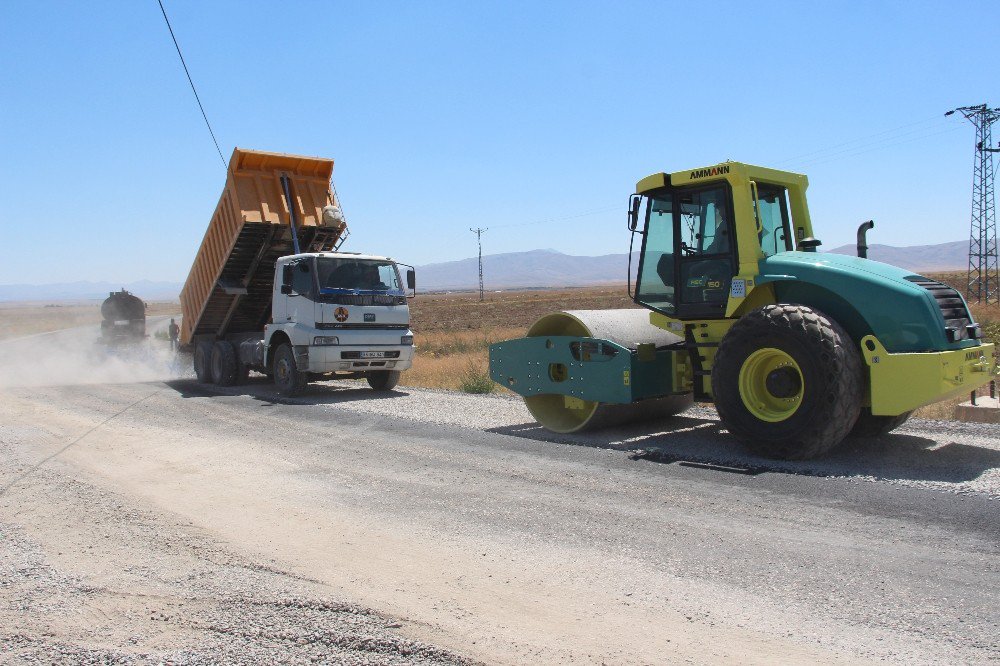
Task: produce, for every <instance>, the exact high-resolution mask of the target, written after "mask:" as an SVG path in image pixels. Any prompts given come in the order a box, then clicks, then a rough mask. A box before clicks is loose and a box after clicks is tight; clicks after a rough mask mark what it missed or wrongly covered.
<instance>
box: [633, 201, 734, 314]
mask: <svg viewBox="0 0 1000 666" xmlns="http://www.w3.org/2000/svg"><path fill="white" fill-rule="evenodd" d="M732 222H733V220H732V197H731V194H730V191H729V187H728V185H717V186H712V187H707V188H698V189H690V188H688V189H674V190H670V189H667V190H664V191H663V192H662V193H659V194H654V195H653V196H650V197H649V198H648V203H647V207H646V226H645V236H644V239H643V247H642V255H641V258H640V262H639V275H638V279H637V285H636V301H637V302H638V303H640V304H642V305H645V306H646V307H649V308H652V309H653V310H657V311H659V312H663V313H664V314H668V315H672V316H678V317H681V318H684V317H692V318H695V317H698V318H713V317H722V316H724V314H725V307H726V303H727V301H728V298H729V286H730V282H731V281H732V277H733V273H734V272H735V257H734V249H735V247H736V238H735V235H734V232H733V224H732Z"/></svg>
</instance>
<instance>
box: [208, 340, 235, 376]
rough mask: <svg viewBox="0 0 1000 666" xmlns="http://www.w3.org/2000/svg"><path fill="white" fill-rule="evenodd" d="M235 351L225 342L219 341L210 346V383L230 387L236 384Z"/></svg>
mask: <svg viewBox="0 0 1000 666" xmlns="http://www.w3.org/2000/svg"><path fill="white" fill-rule="evenodd" d="M236 365H237V364H236V350H235V349H234V348H233V345H232V344H230V343H229V342H226V341H225V340H219V341H218V342H216V343H215V344H214V345H212V381H213V382H215V383H216V384H218V385H219V386H232V385H233V384H235V383H236V375H237V371H238V369H237V367H236Z"/></svg>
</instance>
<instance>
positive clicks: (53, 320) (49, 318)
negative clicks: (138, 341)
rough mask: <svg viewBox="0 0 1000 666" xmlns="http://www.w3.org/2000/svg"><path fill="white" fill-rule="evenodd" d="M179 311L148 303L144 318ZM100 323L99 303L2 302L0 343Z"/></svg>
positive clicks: (175, 305)
mask: <svg viewBox="0 0 1000 666" xmlns="http://www.w3.org/2000/svg"><path fill="white" fill-rule="evenodd" d="M180 309H181V306H180V305H179V304H178V303H176V302H155V303H150V304H149V308H148V309H147V310H146V316H149V317H152V316H156V315H173V314H178V313H180ZM100 321H101V301H88V302H83V303H80V302H75V303H3V304H0V340H6V339H9V338H19V337H22V336H25V335H34V334H36V333H48V332H51V331H59V330H62V329H65V328H75V327H77V326H88V325H96V324H98V323H100Z"/></svg>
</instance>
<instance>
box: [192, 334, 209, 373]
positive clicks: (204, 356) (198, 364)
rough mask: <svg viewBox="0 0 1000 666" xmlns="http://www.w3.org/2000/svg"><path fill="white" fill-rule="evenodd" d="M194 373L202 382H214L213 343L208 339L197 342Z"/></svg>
mask: <svg viewBox="0 0 1000 666" xmlns="http://www.w3.org/2000/svg"><path fill="white" fill-rule="evenodd" d="M194 374H195V376H196V377H197V378H198V381H199V382H201V383H202V384H211V383H212V343H211V342H209V341H208V340H201V341H200V342H197V343H195V346H194Z"/></svg>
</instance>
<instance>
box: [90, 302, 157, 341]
mask: <svg viewBox="0 0 1000 666" xmlns="http://www.w3.org/2000/svg"><path fill="white" fill-rule="evenodd" d="M145 339H146V303H145V302H144V301H143V300H142V299H141V298H139V297H138V296H136V295H135V294H132V293H130V292H128V291H126V290H125V289H122V290H121V291H112V292H111V293H110V294H109V295H108V297H107V298H105V299H104V302H103V303H101V342H102V343H104V344H105V345H107V346H109V347H115V346H118V345H128V344H132V343H135V342H141V341H143V340H145Z"/></svg>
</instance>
